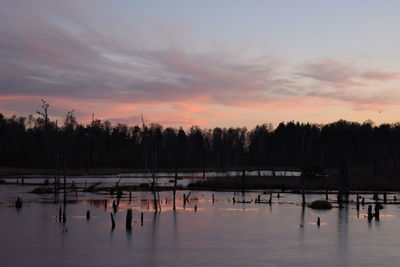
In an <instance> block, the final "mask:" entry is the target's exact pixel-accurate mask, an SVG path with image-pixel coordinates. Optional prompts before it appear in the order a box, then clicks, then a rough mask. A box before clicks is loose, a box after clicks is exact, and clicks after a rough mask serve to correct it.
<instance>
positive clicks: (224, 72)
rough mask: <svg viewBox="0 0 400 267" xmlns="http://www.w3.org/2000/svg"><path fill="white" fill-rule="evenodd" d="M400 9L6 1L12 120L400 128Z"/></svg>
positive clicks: (332, 4)
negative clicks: (46, 113)
mask: <svg viewBox="0 0 400 267" xmlns="http://www.w3.org/2000/svg"><path fill="white" fill-rule="evenodd" d="M399 11H400V1H389V0H385V1H368V0H358V1H356V0H353V1H350V0H344V1H324V0H315V1H311V0H304V1H294V0H276V1H267V0H264V1H256V0H253V1H238V0H226V1H221V0H220V1H216V0H211V1H205V0H202V1H188V0H181V1H165V0H160V1H149V0H146V1H145V0H143V1H132V0H114V1H111V0H62V1H61V0H60V1H55V0H35V1H33V0H0V112H1V113H3V114H6V115H7V116H10V115H13V114H16V115H18V116H27V115H28V114H33V113H35V111H36V110H38V109H39V108H40V100H41V99H42V98H44V99H46V100H47V101H48V102H49V104H50V115H51V116H52V118H53V119H58V120H62V118H63V117H64V114H65V113H67V112H68V111H69V110H72V109H74V110H75V115H76V117H77V119H78V121H80V122H88V121H89V120H90V119H91V117H92V113H94V114H95V117H96V118H98V119H101V120H110V121H111V122H113V123H116V122H122V123H129V124H136V123H139V121H140V114H141V113H142V114H143V115H144V118H145V120H146V121H147V122H156V123H161V124H163V125H165V126H175V127H178V126H183V127H185V128H187V127H190V126H191V125H199V126H201V127H214V126H223V127H229V126H246V127H249V128H251V127H254V126H255V125H256V124H261V123H272V124H274V125H275V126H276V125H277V124H278V123H279V122H281V121H291V120H294V121H301V122H313V123H327V122H332V121H335V120H338V119H346V120H352V121H359V122H363V121H365V120H367V119H371V120H372V121H374V122H376V123H378V124H379V123H383V122H389V123H391V122H397V121H400V110H399V104H400V47H399V44H400V34H398V32H399V29H400V16H399Z"/></svg>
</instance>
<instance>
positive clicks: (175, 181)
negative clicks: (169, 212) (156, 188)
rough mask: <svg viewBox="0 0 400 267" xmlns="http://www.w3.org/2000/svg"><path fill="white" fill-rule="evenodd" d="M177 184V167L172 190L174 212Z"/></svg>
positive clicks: (174, 208)
mask: <svg viewBox="0 0 400 267" xmlns="http://www.w3.org/2000/svg"><path fill="white" fill-rule="evenodd" d="M177 183H178V167H176V169H175V179H174V190H173V207H172V209H173V210H176V184H177Z"/></svg>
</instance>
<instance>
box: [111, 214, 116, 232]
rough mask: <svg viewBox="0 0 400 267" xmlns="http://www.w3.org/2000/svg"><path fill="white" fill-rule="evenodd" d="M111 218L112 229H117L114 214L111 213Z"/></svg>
mask: <svg viewBox="0 0 400 267" xmlns="http://www.w3.org/2000/svg"><path fill="white" fill-rule="evenodd" d="M110 216H111V229H114V228H115V221H114V215H113V214H112V212H110Z"/></svg>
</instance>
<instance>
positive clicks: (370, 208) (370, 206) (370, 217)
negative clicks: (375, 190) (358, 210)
mask: <svg viewBox="0 0 400 267" xmlns="http://www.w3.org/2000/svg"><path fill="white" fill-rule="evenodd" d="M372 217H374V216H373V215H372V205H368V221H370V220H372Z"/></svg>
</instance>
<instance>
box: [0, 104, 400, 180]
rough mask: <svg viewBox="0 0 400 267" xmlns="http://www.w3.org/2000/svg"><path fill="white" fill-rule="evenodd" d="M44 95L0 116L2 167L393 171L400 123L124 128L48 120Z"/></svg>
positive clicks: (399, 143) (399, 154)
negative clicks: (32, 109) (31, 107)
mask: <svg viewBox="0 0 400 267" xmlns="http://www.w3.org/2000/svg"><path fill="white" fill-rule="evenodd" d="M48 111H49V105H48V104H47V103H46V102H45V101H43V105H42V109H41V111H37V114H36V116H33V115H29V116H28V117H27V118H26V117H17V116H11V117H6V116H4V115H3V114H0V151H1V153H0V167H11V168H46V169H56V168H61V167H64V168H69V169H74V168H80V169H91V168H129V169H137V170H152V171H158V170H175V169H181V170H182V169H185V170H218V171H221V170H231V169H245V168H246V169H279V168H280V169H282V168H284V169H298V170H302V171H306V172H313V173H322V172H324V171H325V170H328V169H338V170H340V171H342V172H346V170H347V168H348V167H349V166H351V167H352V168H360V167H361V168H368V170H370V172H372V173H373V174H379V173H381V172H382V170H383V169H385V170H389V171H390V172H392V173H393V174H397V173H399V170H398V169H397V165H398V164H397V163H398V162H399V161H400V124H398V123H397V124H381V125H379V126H377V125H374V123H373V122H371V121H366V122H364V123H357V122H349V121H344V120H339V121H336V122H333V123H329V124H325V125H319V124H310V123H300V122H282V123H280V124H279V125H278V126H277V127H276V128H273V127H272V125H270V124H262V125H257V126H256V127H255V128H253V129H251V130H249V129H247V128H245V127H243V128H219V127H215V128H214V129H203V128H200V127H198V126H192V127H190V128H189V129H187V130H185V129H183V128H171V127H163V126H162V125H159V124H155V123H149V124H145V123H143V124H141V125H134V126H129V125H125V124H115V125H113V124H111V123H110V122H108V121H101V120H97V119H93V120H92V122H91V123H89V124H87V125H84V124H80V123H78V122H77V120H76V118H75V116H74V112H73V111H70V112H68V113H67V114H66V115H65V119H64V122H63V123H62V124H60V125H58V124H59V123H58V122H55V121H51V120H50V119H49V115H48Z"/></svg>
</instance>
